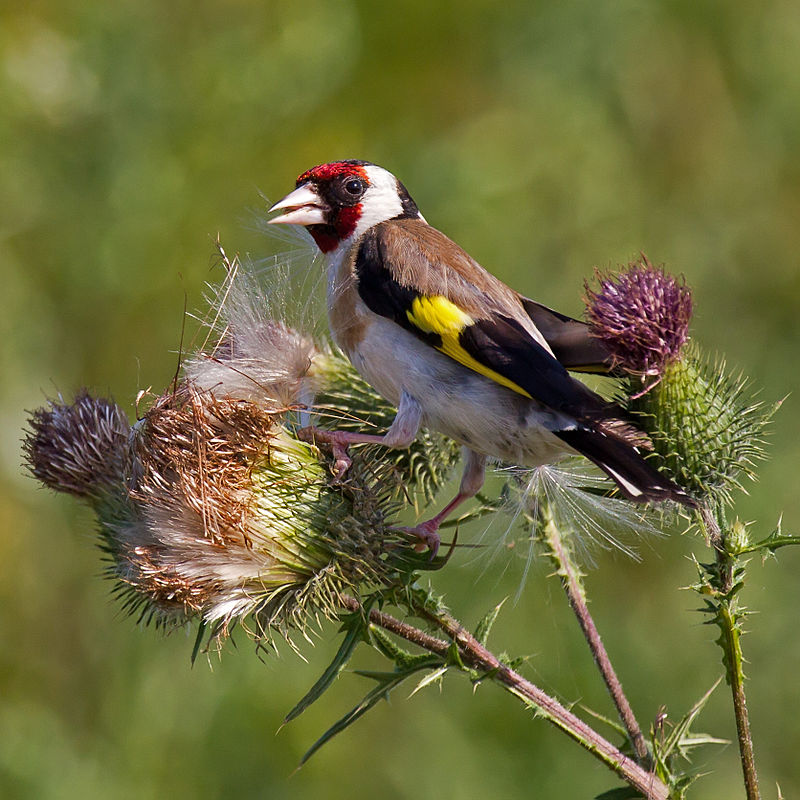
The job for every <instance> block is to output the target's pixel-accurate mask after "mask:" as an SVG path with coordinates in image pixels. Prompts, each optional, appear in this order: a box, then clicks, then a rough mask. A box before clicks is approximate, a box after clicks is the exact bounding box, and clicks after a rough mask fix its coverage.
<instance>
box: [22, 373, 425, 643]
mask: <svg viewBox="0 0 800 800" xmlns="http://www.w3.org/2000/svg"><path fill="white" fill-rule="evenodd" d="M54 409H55V410H53V409H51V410H50V411H38V412H35V413H34V415H33V422H32V426H35V427H34V432H33V433H32V434H31V436H30V437H29V440H28V444H27V445H26V453H27V457H28V461H29V464H30V465H31V469H32V471H34V470H35V474H36V475H37V477H40V476H42V477H43V479H44V478H46V480H47V483H48V485H50V486H51V487H52V488H54V489H58V490H63V491H66V492H69V493H72V494H78V495H79V496H80V497H82V498H85V499H90V500H91V501H93V506H94V508H95V510H96V511H97V514H98V518H99V521H100V532H101V536H102V545H103V549H104V550H105V551H106V552H107V553H108V555H109V556H110V560H111V566H110V569H109V573H110V575H111V576H112V577H113V578H115V579H116V580H117V581H118V588H117V591H118V593H120V594H122V595H123V602H124V604H125V606H126V607H127V608H128V609H129V610H130V611H132V612H134V611H135V612H137V613H139V614H140V616H141V617H143V618H145V619H148V620H150V619H153V620H155V621H157V622H160V623H164V622H171V621H177V622H180V621H184V620H186V619H189V618H192V617H199V618H201V619H202V620H203V621H205V622H208V623H212V624H213V626H214V633H215V634H216V635H217V636H221V635H224V634H225V633H226V632H227V630H228V629H229V627H230V625H231V624H232V623H234V622H237V621H241V620H244V618H245V617H250V618H251V619H252V620H254V621H255V624H256V628H257V632H258V633H259V634H260V635H262V636H266V637H269V636H271V635H272V634H273V633H275V632H279V633H281V634H283V635H285V636H286V637H287V638H288V637H289V636H290V635H291V631H292V630H295V629H303V628H304V627H306V626H307V624H308V623H309V621H311V620H313V619H314V618H316V617H317V616H318V615H320V614H322V615H327V614H333V613H335V611H336V610H337V608H338V606H337V599H338V597H339V596H340V594H341V593H342V592H344V591H351V592H357V591H358V588H359V586H362V585H365V584H369V585H374V584H380V583H388V582H390V581H392V580H393V579H394V577H395V576H396V574H397V571H398V570H403V569H409V568H410V565H412V562H413V564H416V561H419V562H420V564H419V565H421V566H424V564H423V563H422V561H421V559H419V558H417V556H416V555H415V554H413V553H412V552H411V550H410V548H408V547H404V546H403V545H404V544H405V542H404V540H403V539H402V538H401V534H399V533H398V532H396V531H394V530H393V529H391V528H390V526H389V524H388V522H387V516H388V515H389V514H390V513H392V512H394V511H395V505H394V504H393V503H392V502H391V500H389V499H387V494H386V493H385V492H384V491H383V490H382V489H381V488H380V487H376V486H375V485H374V484H373V483H371V482H370V480H369V478H368V477H365V474H364V472H362V471H360V470H359V469H358V467H357V466H356V467H354V470H355V472H354V474H353V475H351V476H350V478H349V480H348V481H347V484H346V485H344V486H332V485H331V483H330V480H329V476H328V472H327V467H326V465H325V463H324V462H323V461H321V460H320V458H319V454H318V453H317V451H316V450H315V448H313V447H312V446H311V445H309V444H306V443H304V442H302V441H300V440H298V439H297V438H295V437H294V435H293V433H292V430H291V428H290V427H287V426H286V425H285V424H284V423H285V415H284V414H281V413H278V412H276V411H274V410H272V409H267V408H265V407H263V406H260V405H258V404H255V403H252V402H250V401H246V400H238V399H235V398H230V397H227V398H219V397H217V396H215V395H214V394H213V393H211V392H208V391H204V390H201V389H199V388H198V387H197V386H195V385H194V384H192V383H191V382H184V383H182V384H181V385H179V386H178V387H177V389H176V390H175V391H173V392H170V393H169V394H165V395H163V396H161V397H159V398H157V399H156V401H155V402H154V403H153V405H152V407H151V408H150V410H149V411H147V413H146V414H145V415H144V417H143V418H142V419H141V420H140V421H139V422H138V423H137V424H136V425H135V426H134V427H133V429H130V428H128V429H124V426H123V424H122V421H124V414H123V412H122V411H121V409H119V408H118V407H116V406H114V405H113V404H110V403H108V402H107V401H99V400H93V399H92V398H90V397H89V396H88V395H81V396H80V397H79V399H78V401H77V402H76V404H75V405H74V406H66V405H63V404H58V405H57V406H54ZM87 409H94V410H95V412H96V413H93V414H89V413H87ZM101 411H102V412H103V413H100V412H101ZM109 419H111V420H113V421H114V423H115V427H114V428H113V432H114V434H115V435H114V436H111V437H109V430H110V428H109V423H108V420H109ZM64 420H67V421H68V423H69V424H68V425H65V424H64ZM126 424H127V423H126ZM53 427H55V430H56V431H57V432H59V433H62V432H63V431H64V430H66V431H68V432H69V433H70V434H71V435H70V437H69V439H66V438H65V437H64V436H63V435H62V436H61V438H57V439H54V438H53V437H52V436H46V435H44V434H46V433H48V431H49V430H50V429H51V428H53ZM119 429H124V435H122V431H120V430H119ZM65 441H66V442H68V444H69V445H70V447H69V448H68V449H66V450H59V449H58V446H59V445H60V443H62V442H65ZM75 442H78V443H79V444H80V447H77V446H75ZM54 452H55V458H52V456H53V454H54ZM87 453H88V454H94V455H95V456H96V457H95V458H94V459H93V460H87V458H86V454H87ZM42 465H49V466H47V468H46V469H45V467H44V466H42ZM76 476H77V477H76ZM62 481H63V483H62ZM415 559H416V560H415Z"/></svg>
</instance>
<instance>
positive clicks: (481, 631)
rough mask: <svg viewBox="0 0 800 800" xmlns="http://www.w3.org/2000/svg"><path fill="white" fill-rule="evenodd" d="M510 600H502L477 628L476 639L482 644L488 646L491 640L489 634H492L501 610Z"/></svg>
mask: <svg viewBox="0 0 800 800" xmlns="http://www.w3.org/2000/svg"><path fill="white" fill-rule="evenodd" d="M506 600H508V598H507V597H506V598H504V599H502V600H501V601H500V602H499V603H498V604H497V605H496V606H495V607H494V608H493V609H492V610H491V611H490V612H489V613H488V614H487V615H486V616H485V617H484V618H483V619H482V620H481V621H480V622H479V623H478V627H477V628H475V638H476V639H477V640H478V641H479V642H480V643H481V644H482V645H486V642H487V640H488V639H489V634H490V633H491V632H492V626H493V625H494V622H495V620H496V619H497V616H498V614H499V613H500V609H501V608H502V607H503V605H504V604H505V602H506Z"/></svg>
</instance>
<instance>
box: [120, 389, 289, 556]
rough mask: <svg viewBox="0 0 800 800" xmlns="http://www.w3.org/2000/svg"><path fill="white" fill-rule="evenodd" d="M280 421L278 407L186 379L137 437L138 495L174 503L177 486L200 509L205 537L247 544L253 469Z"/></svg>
mask: <svg viewBox="0 0 800 800" xmlns="http://www.w3.org/2000/svg"><path fill="white" fill-rule="evenodd" d="M275 425H276V416H275V414H274V412H271V411H265V410H264V409H263V408H261V407H259V406H257V405H255V404H254V403H248V402H244V401H238V400H231V399H227V398H225V399H220V398H217V397H215V396H214V395H212V394H211V393H210V392H206V391H201V390H199V389H197V387H196V386H194V384H192V383H184V384H182V385H181V386H180V387H179V388H178V390H177V391H176V392H175V393H173V394H170V395H165V396H163V397H161V398H159V399H158V400H157V401H156V403H155V405H154V406H153V407H152V408H151V409H150V410H149V411H148V412H147V414H146V415H145V418H144V432H143V434H142V435H140V436H139V437H137V441H136V456H137V461H138V464H139V465H140V469H141V477H140V479H139V480H138V481H137V485H136V486H135V488H134V489H133V492H132V496H133V497H134V499H136V500H139V501H141V502H144V503H147V504H149V505H153V504H158V503H164V502H168V504H169V505H172V503H173V502H174V500H175V499H176V498H175V495H176V494H178V495H180V497H181V499H182V501H183V505H185V506H186V508H187V509H188V510H190V511H193V512H195V513H196V514H198V515H199V516H200V517H201V519H202V521H203V531H204V535H205V536H206V538H208V539H210V540H211V541H212V542H214V543H216V544H226V543H227V542H229V541H234V542H236V543H241V542H242V540H244V542H245V543H246V544H247V545H248V546H249V545H250V544H251V543H250V541H249V539H248V537H247V533H246V524H245V523H246V515H247V511H248V508H249V505H250V502H251V501H252V498H253V493H252V481H251V476H252V470H253V467H254V466H256V465H258V464H259V463H265V462H268V460H269V447H270V440H271V439H272V438H273V436H274V431H275Z"/></svg>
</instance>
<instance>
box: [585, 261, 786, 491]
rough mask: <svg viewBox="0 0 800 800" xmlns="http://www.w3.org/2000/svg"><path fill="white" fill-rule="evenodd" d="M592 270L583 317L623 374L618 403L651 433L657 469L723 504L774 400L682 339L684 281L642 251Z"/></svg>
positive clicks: (745, 471) (756, 447)
mask: <svg viewBox="0 0 800 800" xmlns="http://www.w3.org/2000/svg"><path fill="white" fill-rule="evenodd" d="M598 277H599V279H600V288H599V289H598V290H597V291H596V292H595V291H591V290H589V289H588V288H587V292H586V301H587V312H586V316H587V319H588V320H589V323H590V325H591V326H592V332H593V335H595V336H597V337H598V338H600V339H601V340H602V341H603V342H604V343H605V345H606V346H607V347H608V349H609V351H610V352H611V353H612V354H613V366H614V367H615V368H617V369H618V370H620V369H621V370H623V371H624V372H625V373H627V379H626V380H625V381H624V382H623V385H622V387H621V388H622V391H621V392H620V394H619V396H618V397H617V402H619V404H620V405H621V406H623V407H624V408H625V409H626V410H627V411H628V412H629V413H630V414H631V417H632V419H633V421H634V423H635V424H636V425H637V427H639V428H641V429H642V430H643V431H644V432H645V433H647V435H648V436H649V437H650V440H651V442H652V445H653V453H652V454H651V456H650V457H651V458H653V459H654V460H655V461H656V463H657V464H658V467H659V469H661V470H663V471H664V473H665V474H667V475H668V476H669V477H670V478H672V479H673V480H674V481H675V482H676V483H677V484H678V485H679V486H681V487H682V488H684V489H685V490H686V491H688V492H689V493H690V494H691V495H692V496H694V497H696V498H697V499H699V500H704V501H707V502H711V503H712V504H723V505H724V504H726V503H729V502H730V501H731V493H732V491H733V490H734V489H735V488H737V487H738V488H741V483H740V481H741V478H742V476H744V475H747V476H750V477H753V471H752V466H753V462H754V461H755V460H757V459H759V458H761V457H762V456H763V449H762V444H763V432H764V427H765V426H766V424H767V423H768V422H769V419H770V417H771V416H772V414H773V413H774V411H775V409H776V407H777V406H767V405H764V404H761V403H757V402H754V401H753V399H752V398H751V397H750V396H749V393H748V383H747V381H746V380H742V379H741V378H737V377H733V376H731V375H730V374H728V373H726V369H725V364H724V362H721V361H717V362H711V361H709V360H707V359H704V358H703V357H701V356H700V355H699V353H698V351H697V349H696V348H694V347H691V346H689V347H687V346H686V343H687V341H688V338H689V336H688V327H689V320H690V316H691V310H692V298H691V292H690V290H689V289H688V287H687V286H686V285H685V284H684V283H683V282H682V281H680V280H678V279H676V278H675V277H673V276H671V275H669V274H668V273H666V272H665V271H664V269H663V268H662V267H654V266H653V265H652V264H651V263H650V261H649V260H648V259H647V257H646V256H642V258H641V260H640V261H638V262H634V263H632V264H629V265H628V268H627V270H623V271H622V272H620V273H619V274H617V275H613V276H612V275H608V274H600V273H598Z"/></svg>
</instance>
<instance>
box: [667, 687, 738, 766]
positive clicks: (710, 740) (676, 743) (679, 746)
mask: <svg viewBox="0 0 800 800" xmlns="http://www.w3.org/2000/svg"><path fill="white" fill-rule="evenodd" d="M721 682H722V678H718V679H717V681H716V682H715V683H714V685H713V686H712V687H711V688H710V689H709V690H708V691H707V692H706V693H705V694H704V695H703V696H702V697H701V698H700V699H699V700H698V701H697V702H696V703H695V704H694V705H693V706H692V707H691V708H690V709H689V710H688V711H687V712H686V714H685V715H684V716H683V718H682V719H681V720H680V721H679V722H678V723H677V724H676V725H675V727H674V728H673V729H672V731H671V733H670V735H669V736H668V737H667V738H666V739H664V741H663V742H661V743H660V744H659V743H657V742H655V741H654V742H653V746H654V748H655V751H656V755H657V757H658V759H659V761H661V762H666V760H667V759H668V758H669V757H670V756H672V755H673V754H674V753H675V752H678V753H680V754H681V755H682V756H684V757H687V751H688V750H690V749H691V748H693V747H697V746H699V745H701V744H727V740H725V739H716V738H715V737H713V736H710V735H709V734H696V733H692V732H691V730H690V728H691V726H692V724H693V723H694V721H695V720H696V719H697V717H698V716H699V714H700V712H701V711H702V710H703V709H704V708H705V706H706V704H707V703H708V701H709V698H710V697H711V694H712V693H713V691H714V689H716V688H717V686H719V685H720V683H721Z"/></svg>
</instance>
